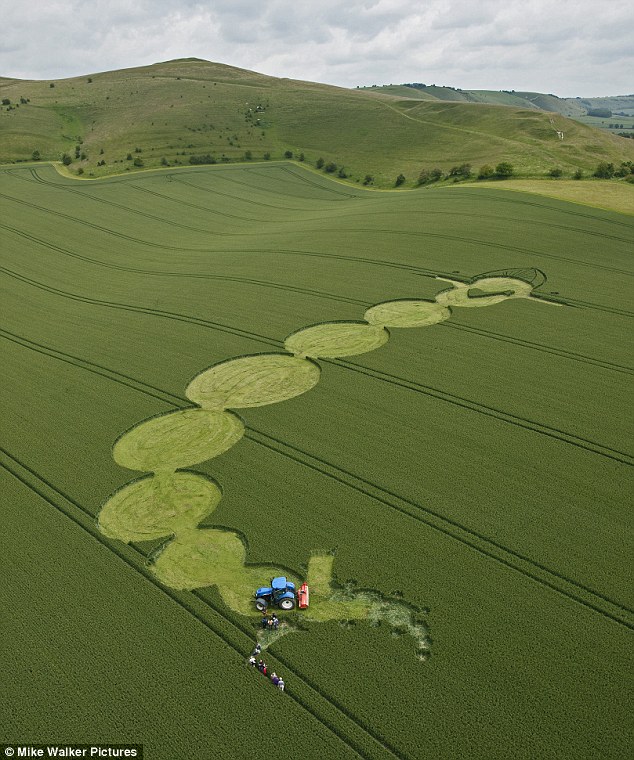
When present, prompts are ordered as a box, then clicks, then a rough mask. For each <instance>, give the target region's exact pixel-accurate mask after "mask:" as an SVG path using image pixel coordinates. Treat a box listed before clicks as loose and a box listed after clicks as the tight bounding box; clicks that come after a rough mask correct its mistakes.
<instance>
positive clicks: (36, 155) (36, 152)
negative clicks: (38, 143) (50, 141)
mask: <svg viewBox="0 0 634 760" xmlns="http://www.w3.org/2000/svg"><path fill="white" fill-rule="evenodd" d="M31 158H32V159H33V160H34V161H39V160H40V151H39V150H34V151H33V153H31Z"/></svg>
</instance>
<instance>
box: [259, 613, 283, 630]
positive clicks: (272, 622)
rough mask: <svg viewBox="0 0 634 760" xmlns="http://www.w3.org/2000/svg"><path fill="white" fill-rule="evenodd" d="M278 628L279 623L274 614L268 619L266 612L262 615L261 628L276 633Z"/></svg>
mask: <svg viewBox="0 0 634 760" xmlns="http://www.w3.org/2000/svg"><path fill="white" fill-rule="evenodd" d="M279 627H280V621H279V619H278V617H277V615H276V614H275V613H273V614H272V615H271V617H270V618H269V616H268V615H267V614H266V612H263V613H262V628H264V629H265V630H267V631H277V629H278V628H279Z"/></svg>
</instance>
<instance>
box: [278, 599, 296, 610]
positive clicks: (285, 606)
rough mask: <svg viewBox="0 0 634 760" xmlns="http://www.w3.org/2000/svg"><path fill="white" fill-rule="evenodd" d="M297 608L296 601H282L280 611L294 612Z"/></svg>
mask: <svg viewBox="0 0 634 760" xmlns="http://www.w3.org/2000/svg"><path fill="white" fill-rule="evenodd" d="M294 606H295V600H294V599H282V601H281V602H280V609H283V610H292V609H293V607H294Z"/></svg>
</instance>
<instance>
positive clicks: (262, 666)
mask: <svg viewBox="0 0 634 760" xmlns="http://www.w3.org/2000/svg"><path fill="white" fill-rule="evenodd" d="M261 651H262V647H261V646H260V644H256V645H255V649H254V650H253V652H251V656H250V657H249V665H250V666H251V667H252V668H257V669H258V670H259V671H260V673H262V675H263V676H268V671H267V669H266V663H265V662H264V660H262V659H260V660H258V659H256V658H257V656H258V655H259V654H260V652H261ZM271 681H272V682H273V686H277V688H278V689H280V690H281V691H284V679H283V678H280V676H278V675H277V673H275V671H274V672H273V673H271Z"/></svg>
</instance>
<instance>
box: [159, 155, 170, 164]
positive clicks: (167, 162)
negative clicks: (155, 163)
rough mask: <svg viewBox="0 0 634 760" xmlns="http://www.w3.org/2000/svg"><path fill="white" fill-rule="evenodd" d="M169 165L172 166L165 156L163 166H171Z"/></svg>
mask: <svg viewBox="0 0 634 760" xmlns="http://www.w3.org/2000/svg"><path fill="white" fill-rule="evenodd" d="M169 165H170V162H169V161H168V160H167V159H166V158H165V156H163V158H162V159H161V166H169Z"/></svg>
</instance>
